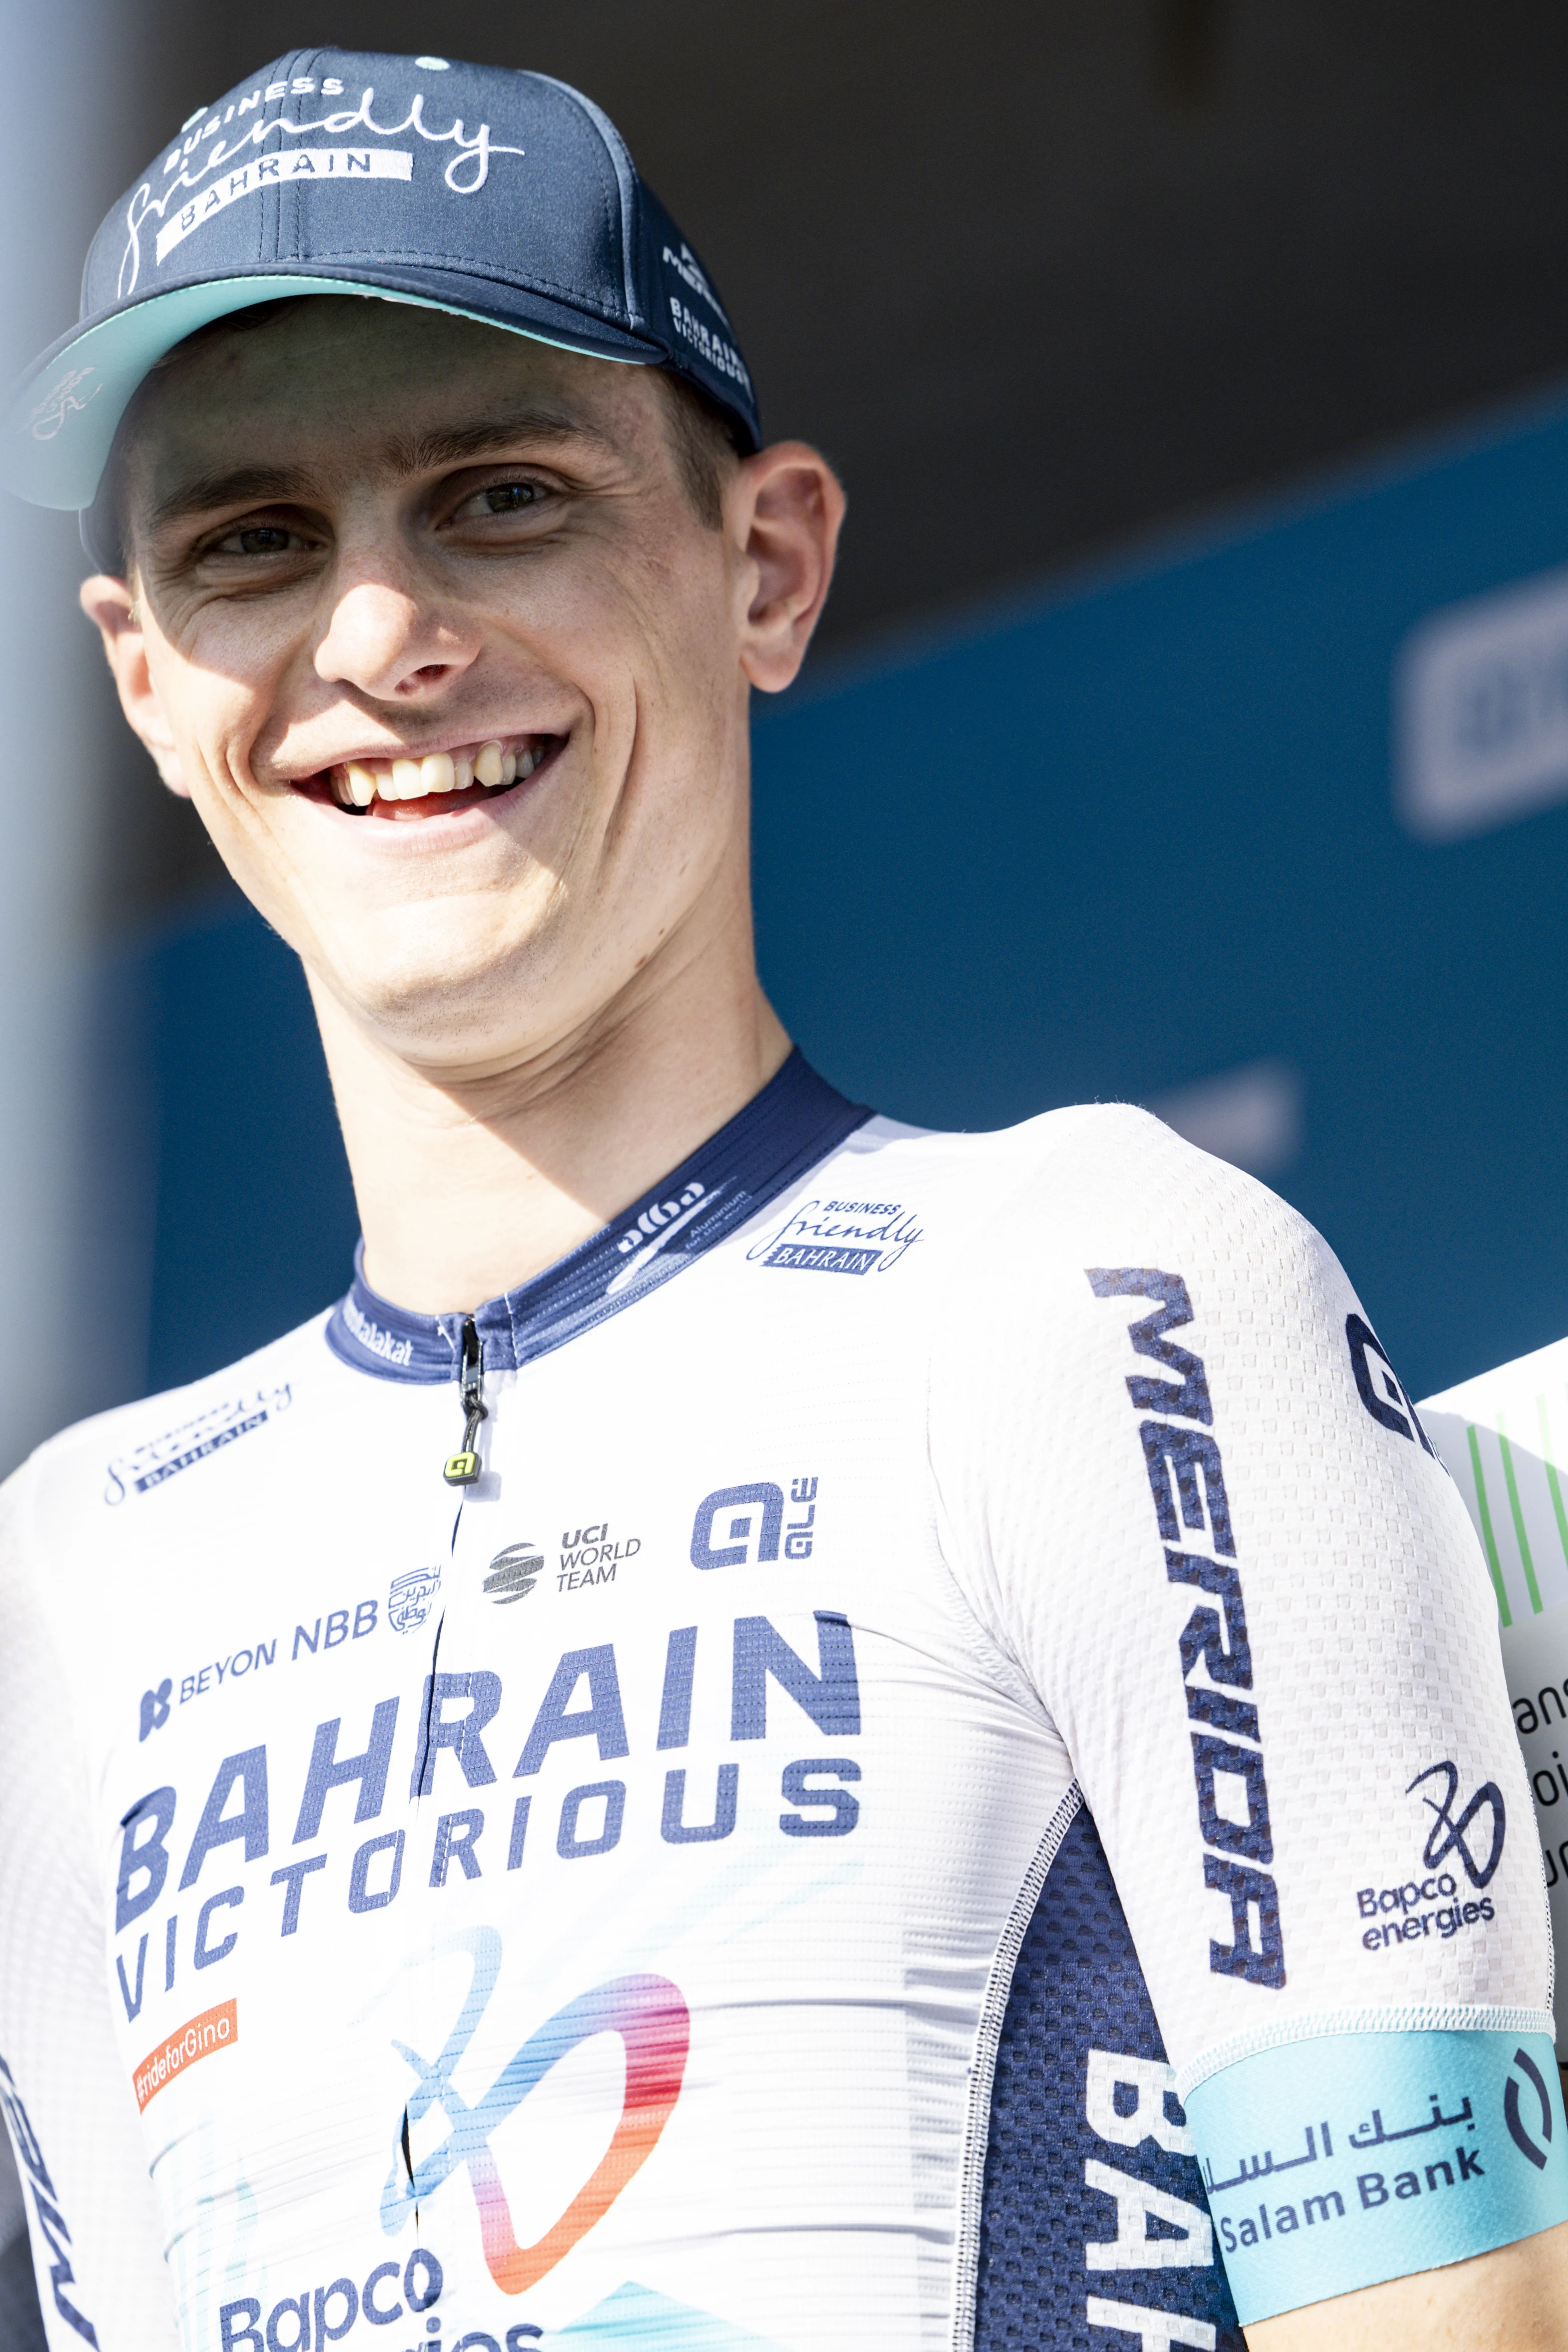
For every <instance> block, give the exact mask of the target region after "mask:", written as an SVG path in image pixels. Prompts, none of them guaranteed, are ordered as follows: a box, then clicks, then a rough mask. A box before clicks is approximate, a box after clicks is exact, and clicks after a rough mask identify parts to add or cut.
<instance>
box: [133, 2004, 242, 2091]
mask: <svg viewBox="0 0 1568 2352" xmlns="http://www.w3.org/2000/svg"><path fill="white" fill-rule="evenodd" d="M238 2039H239V2015H238V2004H237V2002H236V2001H232V2000H222V2001H219V2003H218V2005H217V2007H216V2009H204V2010H203V2011H202V2013H201V2015H200V2016H199V2017H193V2018H192V2019H191V2020H190V2021H189V2022H188V2023H187V2024H184V2025H182V2026H179V2027H177V2028H176V2030H175V2031H174V2032H173V2033H171V2034H170V2036H169V2038H168V2040H167V2041H166V2042H160V2043H159V2044H158V2047H157V2049H156V2050H150V2051H149V2052H148V2053H147V2055H146V2057H145V2058H143V2060H142V2063H141V2064H140V2066H138V2067H137V2069H136V2072H135V2074H133V2075H132V2078H131V2079H132V2084H133V2086H134V2088H135V2092H136V2104H137V2105H138V2106H139V2107H144V2106H145V2105H146V2104H147V2102H148V2100H149V2099H153V2098H156V2097H157V2095H158V2093H159V2092H160V2091H161V2090H162V2089H163V2085H164V2084H165V2083H172V2082H173V2081H174V2077H175V2075H176V2074H184V2071H185V2068H186V2067H187V2066H194V2065H195V2063H196V2061H197V2060H198V2058H210V2057H211V2056H212V2054H213V2053H214V2051H215V2050H228V2049H231V2048H232V2047H233V2045H234V2043H235V2042H237V2041H238Z"/></svg>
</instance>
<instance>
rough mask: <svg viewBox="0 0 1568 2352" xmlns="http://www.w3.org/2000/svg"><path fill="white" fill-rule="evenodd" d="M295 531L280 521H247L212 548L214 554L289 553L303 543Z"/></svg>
mask: <svg viewBox="0 0 1568 2352" xmlns="http://www.w3.org/2000/svg"><path fill="white" fill-rule="evenodd" d="M304 543H305V542H304V541H303V540H302V539H300V535H299V533H298V532H297V531H292V530H289V529H288V527H287V526H286V525H285V524H283V523H280V522H247V523H243V524H242V525H241V526H240V528H239V529H238V530H231V531H230V532H229V533H228V536H227V537H226V539H220V540H218V541H216V544H215V545H214V547H213V549H212V553H213V554H214V555H289V554H291V553H293V551H295V550H296V549H297V548H300V547H302V546H303V545H304Z"/></svg>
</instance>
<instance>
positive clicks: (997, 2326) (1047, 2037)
mask: <svg viewBox="0 0 1568 2352" xmlns="http://www.w3.org/2000/svg"><path fill="white" fill-rule="evenodd" d="M1093 2050H1103V2051H1109V2052H1111V2053H1115V2054H1116V2055H1117V2056H1121V2057H1134V2058H1146V2059H1148V2058H1152V2059H1161V2060H1163V2058H1164V2055H1165V2049H1164V2044H1163V2042H1162V2041H1161V2039H1160V2029H1159V2027H1158V2026H1157V2025H1156V2023H1155V2022H1154V2011H1153V2009H1152V2006H1151V2004H1150V2000H1149V1995H1148V1992H1147V1990H1146V1989H1145V1987H1144V1983H1143V1973H1142V1969H1141V1968H1140V1967H1139V1965H1138V1956H1137V1953H1136V1952H1135V1951H1134V1949H1133V1947H1132V1937H1131V1933H1130V1931H1129V1929H1128V1926H1127V1920H1126V1916H1125V1914H1124V1913H1123V1911H1122V1908H1121V1898H1120V1896H1119V1895H1118V1894H1117V1892H1116V1882H1115V1880H1114V1879H1113V1878H1112V1877H1111V1874H1110V1864H1109V1863H1108V1862H1107V1861H1106V1858H1105V1849H1104V1847H1103V1846H1102V1845H1101V1844H1100V1835H1099V1832H1097V1830H1096V1829H1095V1826H1094V1823H1093V1822H1092V1821H1091V1819H1090V1818H1089V1811H1088V1810H1087V1808H1086V1809H1085V1810H1084V1811H1081V1812H1080V1813H1079V1815H1078V1817H1077V1819H1076V1820H1075V1821H1074V1822H1073V1824H1072V1826H1071V1828H1070V1829H1069V1830H1068V1833H1067V1835H1066V1837H1065V1838H1064V1839H1063V1840H1062V1843H1061V1847H1060V1850H1059V1852H1058V1854H1057V1858H1056V1860H1055V1862H1054V1863H1053V1864H1052V1865H1051V1869H1050V1874H1049V1876H1048V1877H1047V1880H1046V1884H1045V1887H1044V1889H1043V1891H1042V1893H1041V1895H1040V1899H1039V1902H1038V1904H1037V1906H1036V1908H1035V1916H1034V1917H1033V1919H1032V1920H1031V1921H1030V1923H1029V1927H1028V1930H1027V1933H1026V1936H1025V1937H1024V1941H1023V1946H1022V1948H1021V1949H1020V1951H1019V1954H1018V1964H1017V1967H1016V1969H1015V1970H1014V1973H1013V1986H1012V1990H1011V1992H1010V1994H1009V1996H1008V2000H1007V2008H1006V2012H1005V2017H1004V2019H1003V2023H1002V2036H1001V2041H1000V2043H999V2045H998V2048H997V2053H996V2073H995V2079H994V2084H993V2087H992V2095H991V2128H990V2137H989V2140H988V2142H987V2146H986V2152H985V2186H984V2202H983V2205H982V2209H981V2222H980V2264H979V2273H978V2276H977V2279H976V2288H975V2319H974V2352H1124V2347H1127V2346H1129V2345H1134V2344H1136V2343H1137V2341H1138V2337H1137V2336H1136V2335H1135V2334H1133V2333H1132V2332H1131V2330H1129V2331H1127V2332H1121V2331H1118V2330H1116V2329H1114V2328H1110V2329H1108V2328H1107V2326H1105V2325H1104V2323H1103V2322H1100V2324H1097V2325H1095V2326H1090V2324H1089V2301H1090V2298H1096V2299H1098V2300H1100V2302H1102V2303H1118V2304H1123V2305H1134V2306H1142V2308H1143V2309H1144V2310H1152V2311H1167V2312H1178V2311H1179V2312H1182V2313H1184V2314H1186V2315H1189V2316H1191V2317H1193V2318H1194V2319H1202V2320H1206V2321H1207V2322H1208V2323H1209V2325H1210V2326H1212V2327H1214V2329H1215V2344H1216V2352H1246V2346H1245V2341H1244V2339H1243V2336H1242V2334H1241V2330H1240V2328H1239V2327H1238V2326H1237V2319H1236V2307H1235V2305H1234V2304H1233V2303H1232V2301H1231V2298H1230V2291H1229V2289H1228V2287H1227V2286H1226V2280H1225V2272H1224V2269H1223V2267H1222V2266H1221V2263H1220V2262H1219V2258H1218V2248H1217V2245H1216V2246H1215V2248H1214V2259H1213V2261H1212V2263H1211V2264H1210V2265H1209V2266H1208V2267H1206V2268H1203V2267H1198V2266H1195V2265H1194V2264H1191V2263H1184V2264H1182V2265H1180V2266H1174V2265H1173V2266H1170V2267H1164V2266H1158V2265H1157V2266H1152V2267H1147V2266H1136V2267H1127V2268H1122V2267H1121V2266H1120V2265H1119V2266H1118V2267H1116V2268H1114V2269H1105V2270H1090V2269H1089V2266H1088V2262H1087V2258H1086V2255H1085V2251H1084V2250H1085V2248H1086V2246H1087V2245H1089V2244H1090V2243H1092V2242H1098V2243H1100V2244H1101V2245H1104V2244H1106V2243H1107V2242H1113V2241H1114V2240H1115V2239H1116V2238H1117V2235H1118V2210H1119V2209H1118V2204H1117V2200H1116V2199H1115V2197H1113V2196H1111V2195H1110V2194H1108V2193H1107V2192H1106V2191H1105V2190H1103V2189H1097V2188H1091V2187H1090V2186H1089V2179H1088V2177H1087V2175H1088V2168H1089V2166H1090V2165H1099V2166H1103V2167H1105V2168H1109V2169H1110V2171H1112V2172H1115V2173H1117V2174H1119V2175H1121V2177H1122V2178H1123V2179H1126V2180H1127V2181H1128V2182H1129V2187H1130V2188H1131V2184H1132V2183H1134V2182H1136V2183H1138V2184H1142V2185H1144V2186H1147V2187H1148V2188H1150V2189H1155V2190H1160V2191H1163V2193H1164V2195H1166V2196H1167V2197H1177V2198H1181V2199H1183V2200H1184V2201H1185V2202H1186V2203H1187V2204H1188V2205H1192V2206H1196V2207H1197V2208H1198V2210H1200V2211H1201V2212H1203V2213H1206V2212H1207V2210H1208V2207H1207V2203H1206V2201H1205V2197H1204V2191H1203V2184H1202V2181H1201V2179H1200V2178H1199V2174H1198V2167H1197V2162H1196V2159H1195V2158H1193V2157H1189V2156H1178V2155H1173V2154H1172V2153H1170V2152H1168V2151H1167V2150H1166V2149H1164V2148H1162V2147H1157V2146H1156V2145H1155V2143H1154V2142H1153V2141H1152V2139H1144V2140H1143V2141H1142V2143H1141V2144H1140V2145H1139V2146H1138V2147H1126V2146H1124V2145H1121V2144H1119V2143H1117V2142H1114V2141H1110V2140H1107V2139H1105V2138H1102V2137H1100V2135H1099V2134H1098V2133H1097V2132H1096V2131H1095V2130H1094V2129H1093V2128H1092V2127H1091V2126H1090V2123H1089V2112H1088V2101H1087V2092H1088V2079H1089V2053H1090V2052H1091V2051H1093ZM1166 2112H1167V2113H1168V2114H1171V2115H1172V2116H1174V2115H1175V2114H1176V2113H1178V2112H1179V2111H1178V2110H1176V2109H1175V2108H1174V2105H1173V2104H1172V2105H1170V2106H1169V2107H1167V2109H1166ZM1128 2210H1129V2212H1130V2213H1131V2212H1132V2210H1133V2207H1132V2205H1131V2202H1130V2204H1129V2207H1128ZM1142 2230H1143V2231H1149V2232H1150V2233H1151V2234H1152V2235H1153V2236H1154V2237H1155V2238H1160V2237H1165V2238H1167V2239H1173V2238H1175V2237H1176V2236H1177V2234H1178V2232H1177V2231H1175V2230H1173V2229H1171V2228H1169V2227H1168V2226H1167V2225H1166V2224H1164V2223H1163V2221H1160V2220H1159V2219H1154V2220H1151V2221H1144V2222H1143V2224H1142ZM1139 2234H1142V2231H1140V2232H1139ZM1168 2259H1169V2258H1168V2257H1167V2261H1168Z"/></svg>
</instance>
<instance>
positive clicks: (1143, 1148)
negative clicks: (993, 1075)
mask: <svg viewBox="0 0 1568 2352" xmlns="http://www.w3.org/2000/svg"><path fill="white" fill-rule="evenodd" d="M852 1169H853V1170H854V1171H855V1172H856V1175H857V1177H858V1179H859V1180H860V1184H861V1189H862V1190H866V1189H867V1188H868V1187H869V1188H871V1189H874V1190H875V1191H877V1192H879V1193H885V1194H887V1196H888V1198H889V1200H890V1199H893V1198H895V1197H898V1198H900V1200H902V1199H904V1198H906V1197H907V1199H908V1200H909V1201H910V1202H918V1205H919V1206H920V1207H921V1209H922V1210H923V1211H924V1212H925V1217H926V1222H927V1223H928V1224H929V1225H930V1226H931V1228H932V1234H931V1238H932V1239H933V1241H934V1240H937V1239H938V1238H939V1233H938V1231H937V1230H936V1228H938V1227H939V1226H940V1227H942V1228H945V1229H946V1232H947V1234H948V1235H949V1237H950V1238H951V1240H952V1243H953V1244H954V1245H955V1247H956V1250H957V1255H958V1257H959V1258H960V1259H961V1260H962V1261H963V1265H964V1267H965V1278H966V1280H967V1281H970V1282H972V1281H973V1278H974V1277H975V1276H977V1275H979V1274H980V1273H981V1272H982V1265H981V1263H980V1261H982V1260H984V1259H985V1258H987V1257H990V1256H992V1255H994V1251H999V1252H1000V1253H1001V1255H1003V1256H1005V1257H1006V1258H1007V1259H1009V1260H1010V1261H1011V1262H1013V1263H1015V1264H1016V1263H1017V1258H1018V1254H1019V1253H1020V1252H1021V1253H1023V1254H1024V1255H1026V1256H1027V1257H1028V1258H1029V1259H1030V1260H1031V1261H1033V1262H1034V1263H1035V1264H1036V1265H1038V1266H1039V1267H1040V1269H1041V1270H1042V1271H1044V1270H1045V1269H1046V1268H1047V1266H1049V1265H1052V1264H1056V1265H1060V1266H1062V1267H1064V1268H1066V1267H1071V1268H1073V1269H1074V1270H1075V1272H1076V1270H1078V1269H1081V1268H1082V1267H1084V1266H1088V1265H1112V1264H1115V1265H1161V1264H1164V1263H1166V1262H1167V1261H1168V1260H1169V1259H1170V1258H1171V1257H1172V1256H1173V1255H1175V1256H1178V1257H1180V1258H1182V1259H1183V1260H1184V1261H1191V1262H1193V1263H1195V1264H1205V1265H1210V1266H1219V1265H1225V1266H1226V1267H1233V1268H1236V1267H1245V1266H1247V1265H1250V1264H1254V1263H1255V1264H1257V1265H1258V1266H1259V1267H1262V1266H1264V1265H1267V1266H1268V1267H1269V1268H1271V1269H1278V1267H1279V1264H1280V1262H1281V1259H1282V1258H1283V1259H1285V1260H1289V1261H1290V1262H1291V1263H1293V1264H1294V1265H1297V1267H1298V1268H1299V1270H1300V1271H1301V1272H1303V1273H1305V1272H1306V1271H1307V1269H1308V1266H1309V1265H1315V1264H1316V1262H1317V1261H1318V1259H1319V1258H1320V1257H1321V1255H1326V1253H1325V1252H1324V1244H1322V1242H1321V1239H1320V1237H1319V1236H1318V1234H1316V1233H1315V1232H1314V1231H1313V1229H1312V1227H1311V1226H1310V1225H1309V1224H1308V1223H1307V1222H1306V1220H1305V1219H1304V1218H1303V1217H1301V1216H1300V1214H1299V1213H1298V1212H1297V1211H1295V1210H1294V1209H1292V1208H1291V1207H1290V1206H1289V1203H1288V1202H1284V1201H1281V1200H1280V1199H1279V1197H1278V1195H1277V1194H1275V1193H1273V1192H1269V1191H1268V1187H1267V1186H1266V1185H1264V1184H1261V1183H1259V1182H1258V1181H1257V1179H1256V1178H1254V1177H1251V1176H1248V1175H1246V1174H1245V1173H1244V1172H1243V1171H1241V1170H1239V1169H1237V1168H1234V1167H1232V1166H1230V1165H1229V1164H1228V1163H1227V1162H1226V1161H1225V1160H1215V1159H1213V1158H1212V1157H1211V1156H1210V1155H1209V1154H1208V1153H1207V1152H1205V1151H1200V1150H1197V1148H1196V1147H1195V1146H1194V1145H1193V1144H1190V1143H1188V1142H1186V1141H1185V1140H1184V1138H1183V1137H1181V1136H1179V1135H1177V1134H1175V1133H1174V1132H1173V1130H1172V1129H1170V1128H1168V1127H1166V1126H1164V1125H1163V1123H1162V1121H1161V1120H1159V1119H1157V1118H1154V1117H1153V1116H1152V1114H1151V1113H1150V1112H1148V1111H1146V1110H1141V1109H1139V1108H1137V1107H1136V1105H1134V1104H1131V1103H1088V1104H1079V1105H1076V1106H1074V1107H1073V1108H1068V1109H1063V1110H1052V1111H1047V1112H1045V1113H1043V1114H1042V1115H1041V1116H1040V1117H1038V1118H1031V1119H1026V1120H1025V1121H1023V1122H1022V1123H1021V1124H1020V1125H1018V1126H1016V1127H1010V1128H1004V1129H997V1130H995V1131H994V1132H991V1133H986V1134H978V1135H970V1134H950V1133H937V1132H929V1131H921V1130H920V1129H910V1128H900V1127H898V1126H897V1125H895V1123H894V1122H892V1121H890V1120H886V1119H872V1120H868V1122H867V1125H866V1127H865V1128H863V1129H860V1130H858V1133H857V1135H855V1136H853V1137H851V1138H850V1139H849V1141H848V1143H847V1145H846V1146H845V1147H844V1148H843V1150H841V1151H840V1153H838V1154H837V1155H836V1157H835V1159H834V1160H833V1161H831V1162H830V1163H828V1167H827V1168H826V1169H825V1170H824V1171H822V1172H823V1174H824V1175H825V1176H826V1177H827V1178H828V1179H829V1181H832V1182H833V1183H834V1184H835V1185H840V1186H845V1187H847V1186H848V1184H849V1182H850V1171H851V1170H852ZM987 1243H989V1244H994V1250H993V1249H991V1248H987V1247H986V1246H985V1244H987ZM933 1254H934V1253H933ZM1078 1278H1079V1280H1081V1274H1080V1273H1079V1274H1078Z"/></svg>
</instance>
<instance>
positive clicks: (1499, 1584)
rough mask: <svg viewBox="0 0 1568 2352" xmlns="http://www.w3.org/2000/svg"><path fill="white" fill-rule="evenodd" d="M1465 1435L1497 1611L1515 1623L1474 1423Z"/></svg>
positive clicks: (1467, 1428)
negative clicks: (1504, 1587)
mask: <svg viewBox="0 0 1568 2352" xmlns="http://www.w3.org/2000/svg"><path fill="white" fill-rule="evenodd" d="M1465 1435H1466V1436H1467V1437H1468V1439H1469V1441H1470V1468H1471V1471H1472V1472H1473V1474H1474V1475H1475V1481H1476V1508H1477V1509H1478V1510H1479V1513H1480V1515H1481V1541H1482V1543H1483V1544H1485V1546H1486V1548H1487V1566H1488V1567H1489V1569H1490V1570H1491V1572H1492V1590H1493V1591H1494V1592H1495V1593H1496V1594H1497V1612H1498V1615H1499V1616H1500V1618H1501V1620H1502V1622H1503V1623H1504V1624H1505V1625H1511V1624H1512V1623H1513V1612H1512V1611H1511V1610H1510V1607H1509V1605H1508V1594H1507V1593H1506V1592H1505V1591H1503V1581H1502V1566H1501V1563H1500V1560H1499V1559H1498V1556H1497V1538H1496V1537H1495V1536H1494V1535H1493V1533H1492V1515H1491V1510H1490V1507H1489V1504H1488V1502H1487V1482H1486V1479H1485V1477H1484V1476H1483V1475H1482V1472H1481V1449H1480V1447H1479V1444H1477V1443H1476V1432H1475V1425H1474V1423H1470V1422H1467V1423H1466V1424H1465Z"/></svg>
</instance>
